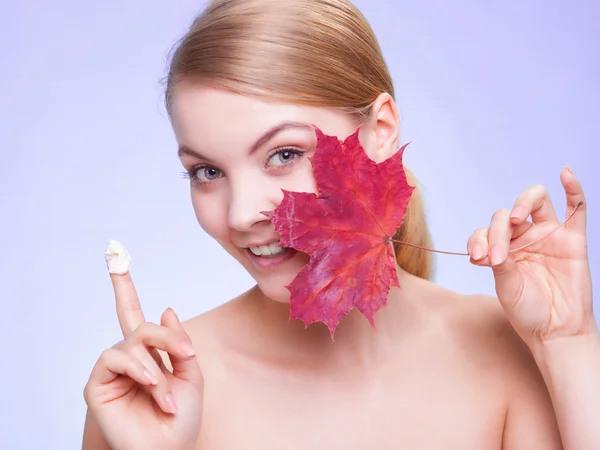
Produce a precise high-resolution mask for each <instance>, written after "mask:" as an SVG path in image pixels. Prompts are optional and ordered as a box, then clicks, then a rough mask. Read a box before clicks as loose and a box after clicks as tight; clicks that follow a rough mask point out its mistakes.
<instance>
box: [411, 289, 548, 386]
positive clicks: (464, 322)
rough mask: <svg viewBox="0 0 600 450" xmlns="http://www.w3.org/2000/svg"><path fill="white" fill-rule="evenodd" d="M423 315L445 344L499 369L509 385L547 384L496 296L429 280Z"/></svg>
mask: <svg viewBox="0 0 600 450" xmlns="http://www.w3.org/2000/svg"><path fill="white" fill-rule="evenodd" d="M418 283H422V286H419V290H420V291H422V292H424V296H423V299H422V300H419V301H420V302H422V303H423V307H422V308H423V311H422V313H421V315H422V316H423V317H424V318H425V319H424V321H425V323H428V324H430V326H431V327H432V328H433V329H434V330H436V331H435V333H436V334H435V335H436V336H438V340H440V339H439V337H443V340H444V343H443V344H441V345H442V346H452V349H446V350H447V351H448V350H451V351H454V352H457V353H456V354H457V356H458V357H459V358H461V359H463V360H465V361H468V362H469V363H470V364H474V365H476V366H478V368H479V369H480V370H485V371H493V372H497V373H498V375H500V378H501V379H502V384H503V385H504V386H506V387H507V388H508V389H510V388H511V387H512V386H514V384H516V383H520V382H526V383H527V382H532V383H536V384H540V385H541V386H543V388H544V389H545V384H544V383H543V380H542V378H541V375H540V373H539V369H538V367H537V364H536V363H535V360H534V359H533V356H532V354H531V352H530V351H529V348H528V347H527V345H526V344H525V343H524V342H523V340H522V339H521V338H520V336H519V335H518V334H517V333H516V331H515V330H514V328H513V327H512V325H511V324H510V322H509V321H508V319H507V318H506V315H505V313H504V310H503V309H502V306H501V305H500V303H499V301H498V299H497V298H495V297H494V296H490V295H484V294H474V295H464V294H459V293H455V292H452V291H450V290H448V289H446V288H444V287H442V286H439V285H436V284H434V283H431V282H428V281H418Z"/></svg>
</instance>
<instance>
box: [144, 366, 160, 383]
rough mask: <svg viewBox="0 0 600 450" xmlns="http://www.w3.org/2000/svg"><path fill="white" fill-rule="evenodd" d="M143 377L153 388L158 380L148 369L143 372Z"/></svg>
mask: <svg viewBox="0 0 600 450" xmlns="http://www.w3.org/2000/svg"><path fill="white" fill-rule="evenodd" d="M144 376H145V377H146V378H147V379H148V381H150V383H152V385H153V386H156V385H157V384H158V380H157V379H156V377H155V376H154V375H152V372H150V371H149V370H148V369H146V370H144Z"/></svg>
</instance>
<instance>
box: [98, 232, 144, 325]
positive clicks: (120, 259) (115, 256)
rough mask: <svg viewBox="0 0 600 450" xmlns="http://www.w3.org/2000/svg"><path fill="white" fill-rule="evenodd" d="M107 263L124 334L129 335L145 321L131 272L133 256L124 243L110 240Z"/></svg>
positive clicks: (106, 255)
mask: <svg viewBox="0 0 600 450" xmlns="http://www.w3.org/2000/svg"><path fill="white" fill-rule="evenodd" d="M104 255H105V257H106V265H107V267H108V272H109V273H110V279H111V281H112V284H113V289H114V291H115V300H116V307H117V317H118V318H119V325H121V331H123V336H124V337H128V336H129V335H130V334H131V333H132V332H133V330H135V329H136V328H137V327H138V326H139V325H140V324H141V323H143V322H144V321H145V318H144V312H143V311H142V306H141V305H140V300H139V298H138V295H137V291H136V290H135V286H134V285H133V280H132V279H131V275H130V273H129V264H130V263H131V256H130V255H129V252H128V251H127V249H126V248H125V246H124V245H123V244H121V243H120V242H119V241H115V240H112V239H111V240H110V241H109V244H108V248H107V249H106V251H105V252H104Z"/></svg>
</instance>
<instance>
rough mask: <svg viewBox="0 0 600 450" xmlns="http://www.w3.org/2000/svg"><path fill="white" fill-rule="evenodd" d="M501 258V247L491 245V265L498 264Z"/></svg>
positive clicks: (502, 257)
mask: <svg viewBox="0 0 600 450" xmlns="http://www.w3.org/2000/svg"><path fill="white" fill-rule="evenodd" d="M503 260H504V255H503V251H502V249H501V248H500V247H498V246H494V247H492V249H491V250H490V263H491V264H492V266H497V265H498V264H501V263H502V261H503Z"/></svg>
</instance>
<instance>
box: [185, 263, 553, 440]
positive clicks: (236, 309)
mask: <svg viewBox="0 0 600 450" xmlns="http://www.w3.org/2000/svg"><path fill="white" fill-rule="evenodd" d="M401 281H402V285H403V286H405V287H404V288H403V289H405V290H406V291H411V290H413V289H415V290H418V291H419V292H421V293H422V294H423V295H422V296H421V297H420V298H418V299H417V298H415V297H413V299H412V301H411V300H409V299H407V298H396V299H394V298H393V297H401V296H402V293H400V292H396V296H392V301H393V300H396V302H395V303H391V304H390V305H389V306H388V310H387V311H386V312H385V313H386V317H385V318H383V317H381V320H378V321H377V323H378V324H379V322H384V321H386V320H389V321H390V326H392V325H393V326H394V327H396V330H395V332H394V333H393V334H391V335H388V336H377V335H376V334H375V332H373V333H374V334H373V336H374V339H373V340H372V341H371V342H369V346H370V348H369V352H368V353H367V349H366V348H363V349H361V350H364V353H363V352H360V353H357V352H352V350H351V349H352V348H354V350H357V349H356V347H357V344H355V343H350V342H345V338H346V337H349V336H348V335H345V334H344V333H345V332H346V331H349V330H348V328H349V327H350V326H351V324H350V322H353V321H357V322H364V324H365V325H366V326H368V325H367V324H366V320H364V319H363V318H362V317H360V316H359V315H358V314H355V313H352V314H351V316H352V317H349V318H348V319H349V320H348V322H343V323H342V324H341V325H340V329H339V330H338V331H339V335H338V336H337V337H336V342H335V343H333V342H326V341H325V340H324V339H323V340H322V339H321V338H326V335H327V330H326V329H325V327H322V329H318V330H311V331H313V332H309V330H310V328H309V330H304V325H303V324H302V323H300V322H298V321H296V322H292V323H288V322H287V321H286V314H287V311H286V309H287V308H285V307H283V305H278V304H276V303H274V302H270V303H269V302H265V301H264V300H261V299H260V293H258V292H257V291H256V290H251V291H249V292H247V293H245V294H243V295H242V296H240V297H239V298H237V299H235V300H233V301H232V302H230V303H228V304H226V305H224V306H222V307H220V308H217V309H215V310H213V311H211V312H209V313H208V314H206V315H203V316H200V317H197V318H196V319H193V320H191V321H190V322H189V323H188V324H187V329H188V332H189V333H190V336H192V339H193V340H194V342H195V343H196V345H197V348H198V353H199V354H200V355H201V358H202V361H201V363H200V364H201V366H202V371H203V374H204V379H205V382H206V386H210V392H208V391H207V392H206V393H205V398H204V415H203V421H202V423H203V425H202V429H201V432H200V437H199V445H198V447H197V448H198V449H238V448H248V449H274V450H275V449H290V450H291V449H315V450H316V449H372V448H378V449H398V448H431V449H433V448H447V449H482V450H484V449H500V448H503V447H502V446H503V443H504V444H507V443H508V442H511V440H515V439H516V438H517V437H518V443H515V444H516V445H514V446H510V447H509V446H507V445H505V447H504V448H544V449H554V448H562V447H561V444H560V439H559V435H558V432H557V428H556V422H555V418H554V413H553V410H552V405H551V403H550V399H549V397H548V393H547V390H546V388H545V385H544V382H543V380H542V378H541V376H540V374H539V372H538V370H537V367H536V365H535V363H534V362H533V360H532V358H531V355H530V354H529V351H528V349H527V348H526V347H525V345H524V344H523V342H522V341H521V340H520V338H519V337H518V336H517V335H516V334H515V333H514V331H513V330H512V328H511V327H510V325H509V324H508V322H507V321H506V320H505V319H504V316H503V314H502V311H501V309H500V308H499V307H498V305H497V303H494V301H493V299H490V298H485V297H479V296H469V297H465V296H458V295H456V294H453V293H451V292H449V291H446V290H444V289H442V288H440V287H438V286H436V285H434V284H431V283H429V282H426V281H424V280H420V279H417V278H415V277H412V276H410V275H407V274H404V275H403V276H402V278H401ZM401 301H403V302H404V303H402V304H400V302H401ZM382 316H383V314H382ZM311 327H313V326H311ZM314 327H315V328H317V327H318V325H317V326H314ZM319 328H320V327H319ZM350 339H351V337H350ZM350 339H348V341H350ZM346 344H347V345H346ZM323 347H325V348H323ZM358 347H360V345H359V346H358ZM525 427H527V429H526V430H525V429H524V428H525ZM228 430H235V432H228ZM528 444H530V445H528Z"/></svg>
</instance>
